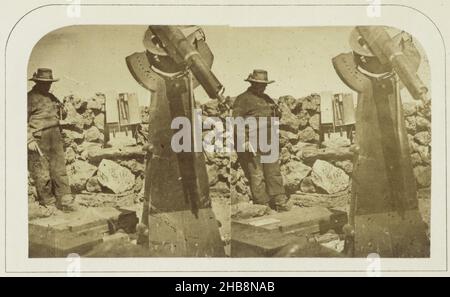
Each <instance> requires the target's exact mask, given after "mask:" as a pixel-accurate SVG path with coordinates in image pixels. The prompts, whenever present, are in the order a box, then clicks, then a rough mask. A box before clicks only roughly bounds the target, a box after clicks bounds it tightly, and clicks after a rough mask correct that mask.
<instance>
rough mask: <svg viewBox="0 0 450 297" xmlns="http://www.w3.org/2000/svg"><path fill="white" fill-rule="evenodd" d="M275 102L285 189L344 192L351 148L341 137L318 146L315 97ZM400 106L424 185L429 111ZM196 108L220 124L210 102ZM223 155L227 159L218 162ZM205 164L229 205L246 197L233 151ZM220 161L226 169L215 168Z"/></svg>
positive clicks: (349, 172) (419, 182)
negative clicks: (226, 187)
mask: <svg viewBox="0 0 450 297" xmlns="http://www.w3.org/2000/svg"><path fill="white" fill-rule="evenodd" d="M278 105H279V107H280V110H281V112H282V117H281V119H280V164H281V172H282V175H283V179H284V185H285V188H286V191H287V193H288V194H290V195H293V194H295V193H300V194H301V193H318V194H327V195H334V194H338V193H342V192H344V191H345V192H346V191H348V190H349V189H350V185H351V176H352V171H353V162H352V161H353V156H354V152H353V147H352V146H351V143H350V141H349V140H348V139H345V138H337V139H336V140H333V141H325V142H323V143H322V144H321V145H320V146H319V138H320V136H319V129H320V96H319V95H318V94H311V95H309V96H306V97H303V98H299V99H296V98H294V97H292V96H283V97H280V98H279V100H278ZM403 108H404V114H405V118H406V128H407V132H408V138H409V144H410V147H411V157H412V161H413V165H414V173H415V176H416V181H417V185H418V188H424V187H429V186H430V183H431V167H430V162H431V156H430V152H431V146H430V145H431V112H430V109H429V108H424V107H423V106H421V105H417V104H416V103H405V104H404V106H403ZM202 111H203V116H204V118H205V117H219V118H220V119H221V120H222V121H223V122H224V123H225V120H224V116H225V114H224V112H223V111H222V110H220V108H219V105H218V104H217V102H216V101H209V102H207V103H205V104H203V105H202ZM227 157H228V158H230V162H229V163H228V162H226V161H224V160H225V159H226V158H227ZM207 162H208V168H209V170H208V172H209V173H210V180H211V186H212V188H213V190H214V188H215V187H216V185H217V183H218V180H221V181H223V184H219V186H218V187H219V188H223V186H224V185H225V183H226V180H228V184H229V185H230V190H229V193H230V196H231V203H233V204H235V203H239V202H245V201H249V198H250V195H251V194H250V189H249V187H248V181H247V179H246V178H245V175H244V172H243V171H242V169H241V168H240V166H239V165H238V162H237V158H236V154H234V153H233V154H232V155H231V157H230V156H229V155H228V156H224V155H220V154H217V153H208V158H207ZM225 164H227V165H228V168H225V167H221V166H225ZM219 172H220V173H219ZM226 174H228V176H226ZM218 176H220V178H218Z"/></svg>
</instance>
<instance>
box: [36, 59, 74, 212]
mask: <svg viewBox="0 0 450 297" xmlns="http://www.w3.org/2000/svg"><path fill="white" fill-rule="evenodd" d="M29 80H30V81H33V82H34V83H35V85H34V86H33V88H32V89H31V90H30V91H29V92H28V169H29V171H30V174H31V177H32V178H33V180H34V182H35V186H36V190H37V194H38V199H39V203H40V204H41V205H44V206H51V205H54V206H56V207H57V208H59V209H63V208H67V207H70V206H71V204H72V200H73V197H72V195H71V191H70V186H69V179H68V176H67V171H66V165H65V155H64V148H63V142H62V136H61V130H60V129H61V128H60V122H61V120H62V119H60V108H61V103H60V101H59V100H58V99H57V98H56V97H55V96H54V95H53V94H51V93H50V87H51V84H52V83H53V82H56V81H58V79H54V78H53V73H52V70H51V69H47V68H39V69H38V70H37V71H36V72H35V73H34V74H33V77H32V78H30V79H29Z"/></svg>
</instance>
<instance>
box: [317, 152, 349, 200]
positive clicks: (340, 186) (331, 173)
mask: <svg viewBox="0 0 450 297" xmlns="http://www.w3.org/2000/svg"><path fill="white" fill-rule="evenodd" d="M311 179H312V181H313V183H314V184H315V185H316V186H317V187H319V188H321V189H322V190H324V191H325V192H327V193H328V194H335V193H338V192H341V191H343V190H345V189H346V188H347V187H348V185H349V177H348V175H347V174H346V173H345V172H344V170H342V169H340V168H337V167H335V166H333V165H331V164H330V163H328V162H326V161H322V160H317V161H316V162H314V165H313V168H312V172H311Z"/></svg>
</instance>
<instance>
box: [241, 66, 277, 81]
mask: <svg viewBox="0 0 450 297" xmlns="http://www.w3.org/2000/svg"><path fill="white" fill-rule="evenodd" d="M245 81H248V82H255V83H261V84H271V83H273V82H275V81H274V80H269V78H268V75H267V71H266V70H262V69H255V70H253V73H250V74H249V75H248V77H247V79H245Z"/></svg>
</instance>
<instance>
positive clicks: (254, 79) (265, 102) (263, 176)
mask: <svg viewBox="0 0 450 297" xmlns="http://www.w3.org/2000/svg"><path fill="white" fill-rule="evenodd" d="M245 81H248V82H249V83H250V87H249V88H248V89H247V90H246V91H245V92H244V93H242V94H241V95H239V96H238V97H237V98H236V100H235V102H234V105H233V116H234V117H243V118H247V117H255V118H257V119H258V118H261V117H262V118H267V119H269V118H271V117H280V116H281V113H280V112H279V110H278V107H277V105H276V103H275V102H274V100H273V99H272V98H270V97H269V96H268V95H266V94H265V93H264V91H265V89H266V87H267V85H268V84H271V83H273V82H274V81H273V80H269V79H268V74H267V71H265V70H259V69H256V70H254V71H253V73H250V74H249V76H248V78H247V79H245ZM269 129H270V127H269ZM268 134H269V135H270V133H268ZM258 135H260V134H259V131H258ZM238 161H239V164H240V165H241V167H242V169H243V170H244V173H245V175H246V177H247V179H248V180H249V182H250V189H251V192H252V199H253V203H255V204H263V205H268V206H270V207H271V208H273V209H275V210H278V211H285V210H288V204H287V200H288V199H287V197H286V194H285V190H284V186H283V178H282V176H281V171H280V164H279V162H278V160H277V161H275V162H273V163H262V162H261V154H260V152H259V150H258V148H251V149H250V150H247V151H246V152H239V151H238Z"/></svg>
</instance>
